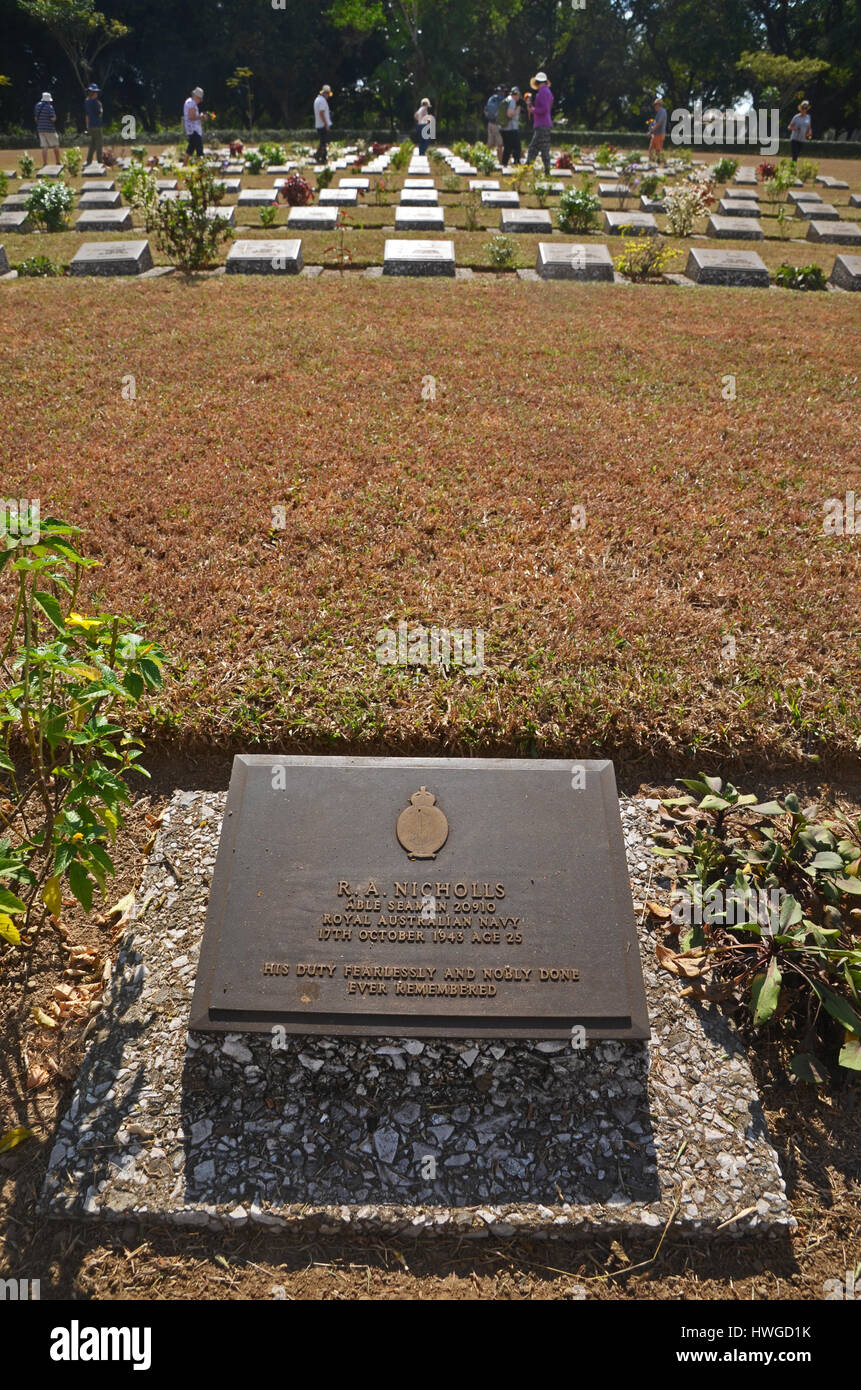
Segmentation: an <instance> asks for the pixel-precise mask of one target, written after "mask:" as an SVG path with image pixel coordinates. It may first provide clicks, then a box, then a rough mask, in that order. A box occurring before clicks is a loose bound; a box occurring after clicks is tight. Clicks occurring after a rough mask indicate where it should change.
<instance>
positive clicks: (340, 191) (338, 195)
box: [317, 188, 359, 207]
mask: <svg viewBox="0 0 861 1390" xmlns="http://www.w3.org/2000/svg"><path fill="white" fill-rule="evenodd" d="M317 201H318V203H319V205H320V207H326V206H327V205H328V206H329V207H332V206H336V207H355V206H356V204H357V203H358V201H359V190H358V189H357V188H321V190H320V195H319V197H318V199H317Z"/></svg>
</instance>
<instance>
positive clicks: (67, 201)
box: [27, 179, 75, 232]
mask: <svg viewBox="0 0 861 1390" xmlns="http://www.w3.org/2000/svg"><path fill="white" fill-rule="evenodd" d="M74 203H75V195H74V193H73V192H72V190H71V188H69V186H68V184H65V183H64V182H63V180H62V179H42V181H41V182H40V183H38V184H37V185H36V187H35V188H34V189H32V190H31V192H30V193H29V195H28V197H27V211H28V212H29V214H30V216H31V217H32V218H33V220H34V222H36V223H38V225H39V226H40V227H44V229H45V231H46V232H62V231H63V230H64V229H65V228H66V226H67V224H68V214H69V213H70V212H71V210H72V208H73V207H74Z"/></svg>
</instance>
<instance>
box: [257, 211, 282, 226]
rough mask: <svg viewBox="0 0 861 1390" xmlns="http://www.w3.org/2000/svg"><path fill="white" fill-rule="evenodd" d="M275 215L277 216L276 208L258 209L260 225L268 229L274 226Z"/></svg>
mask: <svg viewBox="0 0 861 1390" xmlns="http://www.w3.org/2000/svg"><path fill="white" fill-rule="evenodd" d="M277 216H278V209H277V208H273V207H268V208H261V209H260V225H261V227H266V228H267V229H268V228H269V227H272V226H274V223H275V218H276V217H277Z"/></svg>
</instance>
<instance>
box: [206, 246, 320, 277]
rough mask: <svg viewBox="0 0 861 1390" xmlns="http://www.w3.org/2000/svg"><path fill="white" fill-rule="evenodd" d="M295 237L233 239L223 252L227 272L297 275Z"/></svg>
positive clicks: (298, 263)
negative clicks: (225, 254) (225, 255)
mask: <svg viewBox="0 0 861 1390" xmlns="http://www.w3.org/2000/svg"><path fill="white" fill-rule="evenodd" d="M303 265H304V261H303V259H302V242H301V241H299V240H296V241H293V240H287V239H286V238H285V239H284V240H283V241H279V240H277V239H275V238H273V239H271V240H264V239H263V238H260V239H258V240H253V241H252V240H247V241H235V242H234V243H233V245H232V246H231V248H230V250H229V251H228V253H227V261H226V265H225V268H226V270H227V274H228V275H298V274H299V271H300V270H301V269H302V266H303Z"/></svg>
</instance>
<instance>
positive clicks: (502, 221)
mask: <svg viewBox="0 0 861 1390" xmlns="http://www.w3.org/2000/svg"><path fill="white" fill-rule="evenodd" d="M499 229H500V231H502V232H506V233H507V232H552V231H553V219H552V217H551V216H550V213H549V212H548V211H547V210H546V209H545V208H503V209H502V212H501V213H500V214H499Z"/></svg>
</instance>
